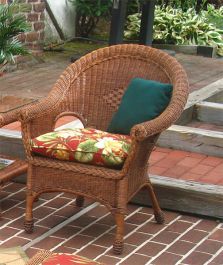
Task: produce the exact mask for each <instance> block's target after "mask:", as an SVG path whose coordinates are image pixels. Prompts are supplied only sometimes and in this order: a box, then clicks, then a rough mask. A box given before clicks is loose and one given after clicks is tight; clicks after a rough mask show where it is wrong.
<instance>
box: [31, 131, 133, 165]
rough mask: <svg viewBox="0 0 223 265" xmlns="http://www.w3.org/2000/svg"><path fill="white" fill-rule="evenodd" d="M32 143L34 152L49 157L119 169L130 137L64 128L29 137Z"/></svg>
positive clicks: (129, 142)
mask: <svg viewBox="0 0 223 265" xmlns="http://www.w3.org/2000/svg"><path fill="white" fill-rule="evenodd" d="M31 146H32V152H33V153H35V154H39V155H42V156H46V157H50V158H56V159H59V160H68V161H76V162H81V163H86V164H92V165H99V166H106V167H114V168H120V167H122V165H123V164H124V162H125V159H126V158H127V156H128V153H129V150H130V147H131V138H130V136H127V135H120V134H111V133H107V132H103V131H100V130H96V129H91V128H85V129H82V128H81V129H80V128H77V129H63V130H60V131H54V132H50V133H46V134H43V135H41V136H38V137H36V138H34V139H32V141H31Z"/></svg>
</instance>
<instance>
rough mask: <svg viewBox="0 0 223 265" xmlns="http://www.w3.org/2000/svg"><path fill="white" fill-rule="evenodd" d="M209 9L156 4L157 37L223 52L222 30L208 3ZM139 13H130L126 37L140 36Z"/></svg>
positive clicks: (155, 34) (155, 27)
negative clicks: (215, 21)
mask: <svg viewBox="0 0 223 265" xmlns="http://www.w3.org/2000/svg"><path fill="white" fill-rule="evenodd" d="M208 10H209V11H202V12H200V13H199V14H196V11H195V10H194V9H193V8H190V9H188V10H187V11H185V12H184V11H183V10H182V9H174V8H172V7H170V6H168V7H166V8H165V7H161V6H157V7H156V10H155V20H154V27H153V31H154V34H153V38H154V41H155V42H159V43H167V44H195V45H208V46H216V47H217V48H218V54H219V55H221V56H223V30H221V29H219V28H217V27H216V26H215V25H214V24H211V23H209V20H208V16H209V15H210V12H211V11H210V10H211V8H210V7H209V9H208ZM213 10H215V8H214V7H213ZM208 12H209V13H208ZM216 12H217V11H216ZM140 17H141V14H139V13H137V14H134V15H131V16H129V23H128V25H127V30H126V32H125V37H127V38H133V39H134V38H136V37H137V36H138V34H139V31H140ZM222 18H223V17H222Z"/></svg>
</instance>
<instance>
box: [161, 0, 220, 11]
mask: <svg viewBox="0 0 223 265" xmlns="http://www.w3.org/2000/svg"><path fill="white" fill-rule="evenodd" d="M156 3H157V5H160V6H165V7H167V6H171V7H174V8H181V9H182V10H183V11H186V10H187V9H189V8H195V10H196V11H197V12H200V11H201V10H202V9H206V8H207V5H208V4H212V5H214V6H215V7H220V6H222V4H223V0H157V1H156Z"/></svg>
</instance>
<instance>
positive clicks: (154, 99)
mask: <svg viewBox="0 0 223 265" xmlns="http://www.w3.org/2000/svg"><path fill="white" fill-rule="evenodd" d="M171 95H172V85H171V84H163V83H160V82H156V81H153V80H146V79H142V78H134V79H132V81H131V82H130V84H129V85H128V87H127V89H126V91H125V94H124V96H123V97H122V101H121V104H120V106H119V108H118V111H117V112H116V113H115V114H114V116H113V118H112V120H111V122H110V124H109V126H108V132H110V133H121V134H130V130H131V128H132V127H133V126H134V125H136V124H139V123H142V122H145V121H149V120H152V119H154V118H156V117H157V116H159V115H160V114H161V113H162V112H163V111H164V110H165V108H166V107H167V106H168V104H169V101H170V98H171Z"/></svg>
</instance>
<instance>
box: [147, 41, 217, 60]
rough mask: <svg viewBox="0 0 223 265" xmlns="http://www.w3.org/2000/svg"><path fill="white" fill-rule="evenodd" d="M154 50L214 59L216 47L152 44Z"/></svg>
mask: <svg viewBox="0 0 223 265" xmlns="http://www.w3.org/2000/svg"><path fill="white" fill-rule="evenodd" d="M152 46H153V47H154V48H157V49H165V50H172V51H175V52H180V53H185V54H192V55H201V56H205V57H216V47H211V46H198V45H174V44H153V45H152Z"/></svg>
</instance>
